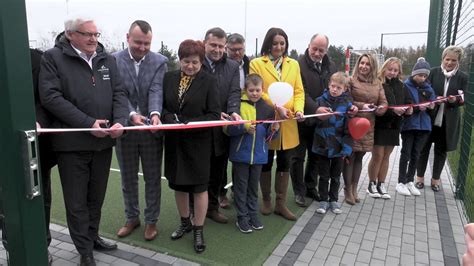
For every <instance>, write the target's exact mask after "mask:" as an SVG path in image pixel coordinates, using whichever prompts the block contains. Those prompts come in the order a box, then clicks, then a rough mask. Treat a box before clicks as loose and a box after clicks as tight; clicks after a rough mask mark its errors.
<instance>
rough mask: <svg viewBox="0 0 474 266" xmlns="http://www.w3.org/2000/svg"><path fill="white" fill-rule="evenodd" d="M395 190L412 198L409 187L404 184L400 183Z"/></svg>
mask: <svg viewBox="0 0 474 266" xmlns="http://www.w3.org/2000/svg"><path fill="white" fill-rule="evenodd" d="M395 189H396V190H397V192H398V193H399V194H400V195H403V196H411V193H410V190H408V188H407V186H406V185H405V184H403V183H398V184H397V187H396V188H395Z"/></svg>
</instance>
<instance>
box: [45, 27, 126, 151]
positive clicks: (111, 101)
mask: <svg viewBox="0 0 474 266" xmlns="http://www.w3.org/2000/svg"><path fill="white" fill-rule="evenodd" d="M96 52H97V56H96V57H95V58H94V59H93V60H92V69H91V68H90V67H89V65H88V64H87V62H86V61H84V59H82V58H81V57H80V56H79V55H78V54H77V53H76V51H75V50H74V49H73V48H72V46H71V44H70V43H69V40H67V39H66V37H65V35H64V32H63V33H61V34H60V35H59V36H58V37H57V38H56V44H55V47H54V48H52V49H49V50H48V51H46V52H45V53H44V55H43V59H42V61H41V70H40V77H39V94H40V98H41V103H42V105H43V107H44V108H46V109H47V110H48V111H49V112H50V113H51V114H52V115H53V116H54V121H53V122H52V125H51V127H54V128H90V127H92V125H93V124H94V122H95V120H96V119H107V120H109V121H110V123H111V124H114V123H120V124H122V125H124V126H125V125H126V123H127V120H128V109H127V91H126V90H125V89H124V87H123V86H122V84H121V82H120V78H119V76H118V71H117V65H116V62H115V58H114V57H113V56H112V55H109V54H107V53H106V52H105V51H104V48H103V46H102V45H101V44H99V45H98V47H97V51H96ZM52 142H53V149H54V150H55V151H100V150H104V149H107V148H110V147H112V146H113V145H114V144H115V140H114V139H112V138H110V137H105V138H97V137H95V136H93V135H92V134H90V133H89V132H72V133H59V134H53V135H52Z"/></svg>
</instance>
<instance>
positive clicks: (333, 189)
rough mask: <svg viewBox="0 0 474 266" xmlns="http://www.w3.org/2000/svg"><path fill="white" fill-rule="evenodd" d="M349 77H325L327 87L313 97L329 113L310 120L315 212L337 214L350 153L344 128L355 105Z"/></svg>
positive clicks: (347, 133) (320, 107)
mask: <svg viewBox="0 0 474 266" xmlns="http://www.w3.org/2000/svg"><path fill="white" fill-rule="evenodd" d="M349 81H350V79H349V77H348V76H347V75H346V74H345V73H343V72H337V73H334V74H333V75H332V76H331V78H330V80H329V88H328V89H326V90H325V91H324V92H323V95H321V96H320V97H318V98H317V99H316V105H317V106H318V109H326V110H330V112H331V113H332V112H334V113H333V114H332V115H325V116H323V117H318V118H317V119H311V120H312V121H309V123H310V124H316V128H315V130H314V140H313V147H312V151H313V152H314V153H315V154H316V162H317V165H318V173H319V186H318V189H319V197H320V202H319V208H318V209H317V210H316V211H317V212H318V213H322V214H324V213H326V211H327V210H328V209H330V210H331V211H332V212H333V213H335V214H339V213H341V212H342V211H341V207H340V205H339V204H338V203H337V194H338V191H339V185H340V178H341V172H342V166H343V163H344V157H346V156H349V155H350V154H351V153H352V147H351V142H352V139H351V136H350V135H349V132H348V127H347V124H348V123H347V122H348V121H347V120H348V118H347V116H346V113H349V114H350V115H355V114H356V113H357V107H356V106H355V105H352V102H351V100H352V99H351V97H350V94H349V93H348V92H347V89H348V88H349Z"/></svg>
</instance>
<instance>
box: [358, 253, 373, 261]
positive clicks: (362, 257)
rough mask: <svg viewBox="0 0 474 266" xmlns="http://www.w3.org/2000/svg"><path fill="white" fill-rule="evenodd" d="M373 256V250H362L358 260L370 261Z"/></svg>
mask: <svg viewBox="0 0 474 266" xmlns="http://www.w3.org/2000/svg"><path fill="white" fill-rule="evenodd" d="M371 256H372V254H371V252H369V251H365V250H360V251H359V254H357V261H359V262H363V263H370V258H371Z"/></svg>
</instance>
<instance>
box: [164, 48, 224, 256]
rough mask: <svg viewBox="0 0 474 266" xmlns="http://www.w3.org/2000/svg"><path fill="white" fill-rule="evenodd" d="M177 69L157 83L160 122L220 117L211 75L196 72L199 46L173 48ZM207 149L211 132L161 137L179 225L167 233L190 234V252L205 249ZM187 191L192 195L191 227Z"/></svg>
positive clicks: (200, 57)
mask: <svg viewBox="0 0 474 266" xmlns="http://www.w3.org/2000/svg"><path fill="white" fill-rule="evenodd" d="M178 56H179V61H180V65H181V69H180V70H177V71H172V72H168V73H166V75H165V77H164V80H163V114H162V116H163V123H165V124H171V123H188V122H194V121H211V120H219V119H220V113H221V109H220V105H219V93H218V90H217V82H216V80H215V78H214V77H212V76H211V75H209V74H207V73H206V72H204V71H203V70H201V66H202V63H203V61H204V45H203V44H202V43H201V42H200V41H193V40H185V41H183V42H182V43H181V44H180V46H179V49H178ZM211 148H212V136H211V128H200V129H185V130H176V131H174V130H173V131H167V132H166V133H165V176H166V178H167V179H168V182H169V187H170V188H171V189H173V190H175V198H176V205H177V207H178V211H179V214H180V216H181V224H180V226H179V227H178V229H177V230H176V231H175V232H173V234H171V238H172V239H173V240H174V239H179V238H181V237H182V236H183V235H184V234H185V233H187V232H190V231H191V229H193V231H194V249H195V251H196V252H198V253H200V252H203V251H204V250H205V248H206V245H205V244H204V238H203V225H204V220H205V218H206V212H207V205H208V196H207V187H208V183H209V175H210V164H211V162H210V158H211ZM189 193H193V194H192V195H193V197H194V220H193V224H194V226H193V224H191V219H190V208H189Z"/></svg>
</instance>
